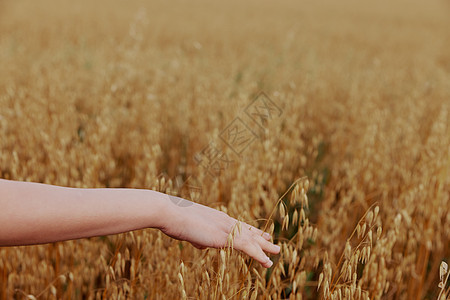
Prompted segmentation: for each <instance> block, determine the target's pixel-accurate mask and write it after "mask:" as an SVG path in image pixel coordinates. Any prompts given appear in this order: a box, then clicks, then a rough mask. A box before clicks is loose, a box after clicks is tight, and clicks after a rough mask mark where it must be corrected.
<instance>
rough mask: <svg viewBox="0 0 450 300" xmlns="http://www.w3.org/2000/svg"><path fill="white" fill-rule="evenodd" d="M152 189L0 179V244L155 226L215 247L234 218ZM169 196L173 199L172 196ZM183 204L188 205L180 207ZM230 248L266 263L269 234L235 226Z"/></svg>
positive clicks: (221, 243) (276, 249) (220, 244)
mask: <svg viewBox="0 0 450 300" xmlns="http://www.w3.org/2000/svg"><path fill="white" fill-rule="evenodd" d="M171 197H172V196H168V195H166V194H164V193H160V192H156V191H152V190H139V189H79V188H67V187H59V186H53V185H46V184H39V183H30V182H20V181H10V180H3V179H0V246H17V245H31V244H42V243H49V242H56V241H64V240H71V239H78V238H85V237H93V236H100V235H108V234H116V233H121V232H126V231H130V230H137V229H143V228H150V227H151V228H157V229H160V230H161V231H162V232H164V233H165V234H167V235H169V236H171V237H173V238H175V239H179V240H185V241H188V242H190V243H192V244H193V245H194V246H196V247H198V248H206V247H213V248H221V247H225V246H226V245H227V237H228V235H229V233H230V232H231V230H232V229H233V227H234V226H235V225H236V222H237V220H236V219H233V218H231V217H230V216H228V215H227V214H225V213H223V212H220V211H218V210H215V209H212V208H209V207H207V206H203V205H200V204H197V203H192V202H188V201H187V200H185V199H182V200H181V199H180V201H182V203H183V204H182V205H180V202H177V201H171ZM172 200H174V198H172ZM186 204H188V205H186ZM241 227H242V229H241V231H240V233H238V234H237V235H236V236H235V238H234V244H233V246H234V248H235V249H237V250H241V251H243V252H245V253H246V254H248V255H249V256H251V257H253V258H254V259H255V260H257V261H258V262H260V263H261V264H262V265H263V266H264V267H270V266H271V265H272V262H271V261H270V259H269V258H268V257H267V256H266V254H265V253H264V252H268V253H272V254H277V253H278V252H279V251H280V248H279V247H278V246H276V245H274V244H272V243H271V242H269V240H270V235H268V234H267V233H266V234H264V233H263V232H262V231H261V230H259V229H257V228H255V227H252V226H250V225H248V224H245V223H242V224H241Z"/></svg>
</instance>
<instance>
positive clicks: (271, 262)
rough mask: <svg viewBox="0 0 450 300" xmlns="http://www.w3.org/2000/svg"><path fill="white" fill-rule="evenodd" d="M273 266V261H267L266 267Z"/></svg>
mask: <svg viewBox="0 0 450 300" xmlns="http://www.w3.org/2000/svg"><path fill="white" fill-rule="evenodd" d="M272 265H273V261H271V260H269V262H268V264H267V267H268V268H270V267H271V266H272Z"/></svg>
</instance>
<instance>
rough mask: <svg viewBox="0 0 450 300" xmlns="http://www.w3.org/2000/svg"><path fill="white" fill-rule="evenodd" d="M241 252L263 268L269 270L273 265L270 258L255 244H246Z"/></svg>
mask: <svg viewBox="0 0 450 300" xmlns="http://www.w3.org/2000/svg"><path fill="white" fill-rule="evenodd" d="M241 250H242V251H243V252H244V253H246V254H247V255H248V256H250V257H251V258H253V259H254V260H256V261H258V262H259V263H260V264H261V265H262V266H263V267H264V268H270V267H271V266H272V265H273V262H272V261H271V260H270V258H269V257H268V256H267V255H266V254H265V253H264V251H262V249H261V247H259V245H257V244H255V243H246V244H245V245H244V246H243V248H242V249H241Z"/></svg>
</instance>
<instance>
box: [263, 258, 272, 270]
mask: <svg viewBox="0 0 450 300" xmlns="http://www.w3.org/2000/svg"><path fill="white" fill-rule="evenodd" d="M268 259H269V261H267V262H266V263H264V264H263V267H265V268H270V267H271V266H273V261H271V260H270V258H268Z"/></svg>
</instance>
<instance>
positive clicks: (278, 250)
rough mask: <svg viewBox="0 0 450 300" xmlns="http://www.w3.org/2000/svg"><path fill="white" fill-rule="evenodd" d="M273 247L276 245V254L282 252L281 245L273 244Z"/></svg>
mask: <svg viewBox="0 0 450 300" xmlns="http://www.w3.org/2000/svg"><path fill="white" fill-rule="evenodd" d="M273 247H274V250H275V253H274V254H278V253H280V251H281V247H280V246H278V245H273Z"/></svg>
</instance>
